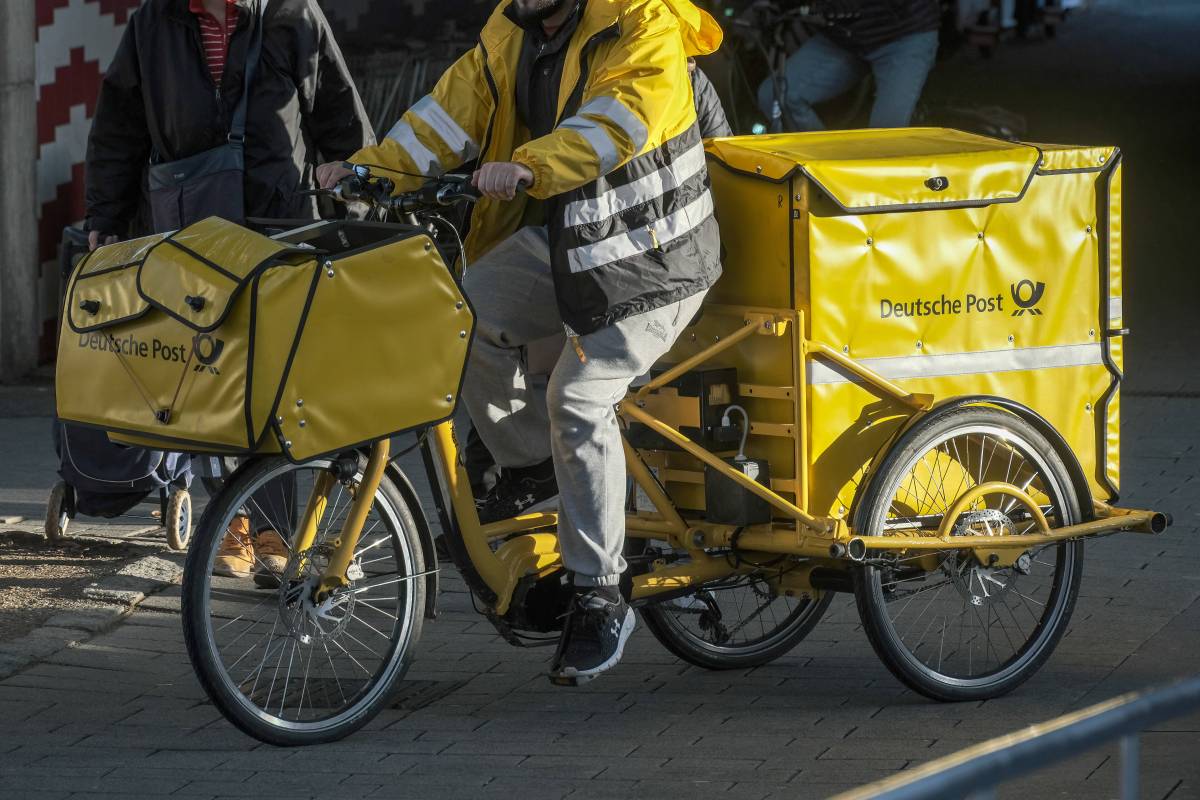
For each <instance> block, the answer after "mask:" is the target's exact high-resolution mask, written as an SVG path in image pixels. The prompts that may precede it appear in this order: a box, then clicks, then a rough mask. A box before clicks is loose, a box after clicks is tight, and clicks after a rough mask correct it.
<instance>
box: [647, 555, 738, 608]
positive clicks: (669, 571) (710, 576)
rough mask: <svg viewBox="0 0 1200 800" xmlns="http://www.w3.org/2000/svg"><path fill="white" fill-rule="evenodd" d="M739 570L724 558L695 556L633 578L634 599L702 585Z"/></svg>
mask: <svg viewBox="0 0 1200 800" xmlns="http://www.w3.org/2000/svg"><path fill="white" fill-rule="evenodd" d="M734 572H737V570H736V569H734V568H733V567H731V566H730V565H729V562H728V561H726V560H725V559H724V558H714V557H712V556H701V557H697V556H693V557H692V560H691V561H690V562H688V563H685V564H679V565H677V566H670V567H663V568H662V569H658V570H655V571H653V572H647V573H646V574H644V575H636V576H634V579H633V599H634V600H640V599H642V598H645V597H651V596H653V595H656V594H659V593H660V592H671V591H678V590H681V589H689V588H691V587H693V586H700V585H701V584H703V583H708V582H709V581H715V580H718V579H720V578H724V577H725V576H727V575H729V574H731V573H734Z"/></svg>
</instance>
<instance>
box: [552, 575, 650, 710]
mask: <svg viewBox="0 0 1200 800" xmlns="http://www.w3.org/2000/svg"><path fill="white" fill-rule="evenodd" d="M575 592H576V594H575V597H573V598H572V599H571V608H570V611H568V612H567V619H566V624H564V625H563V633H562V638H561V639H559V641H558V652H557V653H555V654H554V662H553V663H552V664H551V666H550V682H551V683H554V684H557V685H559V686H579V685H580V684H584V683H587V682H588V681H590V680H592V679H593V678H595V677H597V676H598V675H599V674H600V673H601V672H604V671H605V670H609V669H612V668H613V667H615V666H616V665H617V662H618V661H620V660H621V653H623V652H624V650H625V642H626V641H628V640H629V635H630V634H632V633H633V629H634V626H635V625H636V624H637V622H636V618H635V615H634V613H633V609H632V608H630V607H629V604H628V603H626V602H625V599H624V598H623V597H621V593H620V592H619V591H618V590H617V587H615V586H611V587H609V586H597V587H595V588H591V589H581V588H577V589H576V590H575Z"/></svg>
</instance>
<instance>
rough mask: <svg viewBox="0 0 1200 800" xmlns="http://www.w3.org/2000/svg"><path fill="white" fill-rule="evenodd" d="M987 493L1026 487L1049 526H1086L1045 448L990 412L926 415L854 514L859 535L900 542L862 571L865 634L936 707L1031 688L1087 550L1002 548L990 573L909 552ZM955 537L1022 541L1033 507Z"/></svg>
mask: <svg viewBox="0 0 1200 800" xmlns="http://www.w3.org/2000/svg"><path fill="white" fill-rule="evenodd" d="M990 482H1003V483H1007V484H1011V485H1014V486H1016V487H1018V488H1020V489H1022V490H1023V491H1024V492H1025V493H1026V494H1027V495H1029V497H1031V498H1032V500H1033V502H1034V503H1036V504H1037V505H1038V507H1039V508H1040V509H1041V510H1042V512H1043V513H1044V514H1045V516H1046V517H1047V520H1048V522H1049V524H1050V526H1051V527H1052V528H1054V527H1062V526H1064V525H1070V524H1074V523H1076V522H1078V521H1079V519H1080V508H1079V501H1078V499H1077V497H1076V495H1075V491H1074V488H1073V486H1072V483H1071V479H1070V475H1069V474H1068V472H1067V469H1066V466H1065V465H1064V464H1063V461H1062V459H1061V458H1060V457H1059V455H1058V454H1057V453H1056V452H1055V451H1054V448H1053V447H1052V446H1051V445H1050V443H1049V442H1048V441H1046V439H1045V437H1043V436H1042V435H1041V434H1040V433H1038V432H1037V431H1036V430H1035V429H1034V428H1033V426H1031V425H1029V424H1028V423H1027V422H1025V421H1024V420H1022V419H1020V418H1019V417H1017V416H1015V415H1013V414H1010V413H1007V412H1004V411H1000V410H997V409H991V408H984V407H967V408H962V409H957V410H955V411H952V412H949V413H946V414H942V415H939V416H935V417H931V418H930V419H929V420H928V422H927V423H925V424H919V425H918V426H917V427H915V428H914V429H913V430H912V431H910V432H909V433H908V434H906V436H905V438H904V439H902V440H901V442H900V443H899V444H898V445H897V447H896V449H894V450H893V451H892V452H890V453H889V454H888V455H887V456H886V458H884V460H883V461H882V463H881V464H880V466H879V471H878V472H877V473H876V474H875V477H874V478H873V479H872V481H871V484H870V486H869V487H868V489H867V492H866V495H865V496H864V497H863V498H862V500H861V501H860V503H859V505H858V507H857V509H856V511H855V525H854V528H855V530H856V531H857V532H859V533H861V534H863V535H881V536H894V537H896V538H897V549H896V551H895V553H893V554H890V555H891V558H888V557H887V556H888V554H884V556H885V557H883V558H880V559H877V560H875V561H874V562H873V563H870V564H868V565H866V566H862V567H859V568H858V569H857V570H856V572H855V598H856V600H857V603H858V610H859V614H860V616H861V618H862V621H863V627H864V629H865V630H866V633H867V636H868V638H869V639H870V641H871V644H872V645H873V646H874V648H875V651H876V652H877V653H878V654H879V657H880V658H881V659H883V661H884V663H885V664H887V666H888V668H889V669H890V670H891V671H892V673H893V674H895V675H896V677H897V678H899V679H900V680H901V681H903V682H904V683H905V684H906V685H908V686H909V687H910V688H912V689H914V690H916V691H918V692H920V693H922V694H924V695H926V696H928V697H931V698H934V699H937V700H981V699H987V698H991V697H996V696H998V695H1002V694H1004V693H1005V692H1008V691H1011V690H1012V689H1014V688H1015V687H1016V686H1018V685H1019V684H1020V683H1022V682H1023V681H1025V680H1027V679H1028V678H1029V677H1030V676H1031V675H1033V673H1034V672H1036V671H1037V669H1038V668H1039V667H1040V666H1041V665H1042V663H1043V662H1045V660H1046V659H1047V658H1049V656H1050V653H1051V652H1052V651H1053V650H1054V647H1055V645H1056V644H1057V643H1058V640H1059V639H1060V638H1061V637H1062V635H1063V632H1064V631H1065V630H1066V627H1067V624H1068V622H1069V621H1070V617H1071V612H1072V610H1073V609H1074V606H1075V598H1076V595H1077V594H1078V591H1079V581H1080V574H1081V571H1082V568H1083V544H1082V542H1079V541H1068V542H1058V543H1051V544H1043V545H1035V546H1033V547H1030V548H1028V549H1027V550H1025V551H1024V552H1021V551H1015V550H1006V551H1003V552H1004V553H1007V555H1006V556H998V560H997V561H995V562H992V561H991V559H990V555H989V554H987V553H983V555H982V557H981V556H977V555H976V554H975V552H973V551H971V550H952V549H951V550H943V551H925V552H924V553H922V552H919V551H908V552H905V551H903V549H902V548H903V544H902V540H903V537H905V536H914V535H933V534H934V533H936V531H937V530H938V528H939V526H941V524H942V521H943V519H944V517H945V515H946V514H947V513H948V512H949V510H950V507H951V506H952V505H953V504H954V503H955V501H956V500H958V499H959V498H960V497H962V496H963V494H964V493H965V492H966V491H967V490H969V489H971V488H972V487H975V486H978V485H980V484H983V483H990ZM950 530H951V533H952V535H968V534H980V533H983V534H986V535H991V536H997V537H1004V538H1009V537H1011V538H1016V539H1019V538H1020V537H1021V536H1022V535H1025V534H1029V533H1032V532H1035V531H1036V523H1035V521H1034V518H1033V514H1032V513H1031V509H1027V508H1024V507H1023V506H1022V505H1021V503H1020V501H1018V500H1016V499H1014V498H1013V497H1011V496H1009V495H1006V494H1000V493H995V494H986V495H983V496H982V497H980V498H979V499H978V500H977V501H976V502H975V503H974V504H973V505H971V506H970V507H969V508H967V509H966V510H965V511H964V512H963V513H962V514H961V515H960V516H959V517H958V518H957V519H956V520H954V522H953V527H952V528H951V529H950ZM976 552H982V551H976ZM1018 553H1019V554H1020V555H1019V557H1015V558H1014V556H1015V554H1018Z"/></svg>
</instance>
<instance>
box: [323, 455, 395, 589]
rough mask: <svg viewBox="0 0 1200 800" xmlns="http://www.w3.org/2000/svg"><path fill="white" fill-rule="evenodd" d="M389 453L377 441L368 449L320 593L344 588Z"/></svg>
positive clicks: (324, 574) (335, 541)
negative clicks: (352, 500)
mask: <svg viewBox="0 0 1200 800" xmlns="http://www.w3.org/2000/svg"><path fill="white" fill-rule="evenodd" d="M391 449H392V443H391V440H389V439H380V440H379V441H378V442H376V443H375V444H373V445H371V455H370V457H368V458H367V466H366V468H365V469H364V470H363V476H362V480H361V481H360V482H359V484H358V489H357V490H356V493H355V495H354V502H352V503H351V504H350V511H349V513H347V514H346V522H345V523H344V524H343V525H342V532H341V533H340V534H338V538H337V539H335V540H334V543H333V544H334V550H333V554H332V555H331V556H330V558H329V564H328V566H326V567H325V571H324V573H322V575H321V587H320V590H319V591H320V592H322V593H323V592H328V591H332V590H334V589H338V588H340V587H342V586H345V585H347V583H348V581H347V580H346V570H348V569H349V568H350V562H351V561H353V560H354V548H355V547H357V546H358V537H359V536H361V535H362V529H363V524H364V523H366V521H367V514H369V513H371V506H372V505H374V503H375V493H376V492H377V491H379V483H380V481H382V480H383V471H384V470H385V469H386V468H387V463H388V453H389V452H390V451H391Z"/></svg>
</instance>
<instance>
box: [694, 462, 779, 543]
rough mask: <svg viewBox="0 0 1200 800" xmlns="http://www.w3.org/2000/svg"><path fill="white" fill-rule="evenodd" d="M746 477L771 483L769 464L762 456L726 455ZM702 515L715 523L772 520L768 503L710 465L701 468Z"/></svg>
mask: <svg viewBox="0 0 1200 800" xmlns="http://www.w3.org/2000/svg"><path fill="white" fill-rule="evenodd" d="M725 463H726V464H728V465H729V466H731V467H733V468H734V469H736V470H737V471H739V472H741V473H742V474H743V475H745V476H746V477H748V478H752V479H753V480H755V481H757V482H758V483H761V484H762V485H763V486H766V487H770V485H771V468H770V465H769V464H768V463H767V462H766V461H765V460H764V459H757V458H742V459H736V458H731V459H726V460H725ZM704 506H705V510H704V519H705V520H707V521H708V522H712V523H714V524H718V525H739V526H740V525H762V524H765V523H768V522H770V521H771V505H770V503H768V502H767V501H766V500H763V499H762V498H761V497H759V496H758V495H756V494H754V493H752V492H750V491H749V490H747V489H745V488H743V487H741V486H739V485H738V484H737V483H735V482H734V481H733V479H732V478H728V477H726V476H724V475H722V474H721V473H719V472H717V471H716V470H714V469H712V468H711V467H705V468H704Z"/></svg>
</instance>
